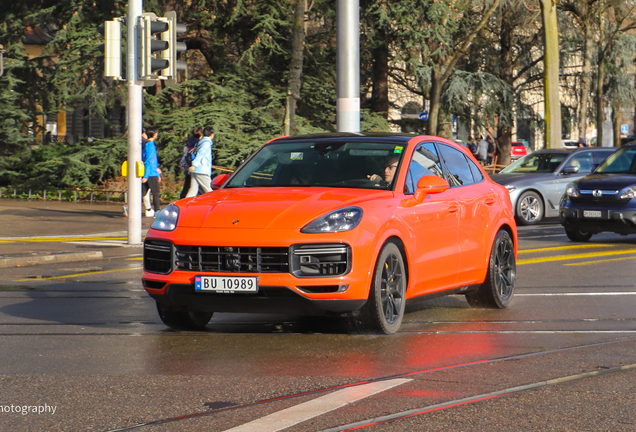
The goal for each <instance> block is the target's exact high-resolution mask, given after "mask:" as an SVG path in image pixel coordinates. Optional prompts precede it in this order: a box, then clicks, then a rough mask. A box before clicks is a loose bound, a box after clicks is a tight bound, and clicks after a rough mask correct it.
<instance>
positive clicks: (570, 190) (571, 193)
mask: <svg viewBox="0 0 636 432" xmlns="http://www.w3.org/2000/svg"><path fill="white" fill-rule="evenodd" d="M565 196H566V197H573V198H577V197H578V196H579V188H578V187H577V186H576V185H575V184H574V183H570V184H568V185H567V187H566V188H565Z"/></svg>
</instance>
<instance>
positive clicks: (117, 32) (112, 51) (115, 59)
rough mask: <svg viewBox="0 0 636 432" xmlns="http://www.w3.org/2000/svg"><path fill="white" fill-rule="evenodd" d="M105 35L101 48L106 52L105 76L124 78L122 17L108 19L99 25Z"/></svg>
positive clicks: (100, 30)
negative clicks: (122, 67)
mask: <svg viewBox="0 0 636 432" xmlns="http://www.w3.org/2000/svg"><path fill="white" fill-rule="evenodd" d="M99 32H100V33H101V34H103V35H104V43H103V44H102V45H101V46H100V50H102V52H103V53H104V76H107V77H113V78H115V79H122V77H121V18H115V19H114V20H113V21H106V22H104V25H103V26H101V27H99Z"/></svg>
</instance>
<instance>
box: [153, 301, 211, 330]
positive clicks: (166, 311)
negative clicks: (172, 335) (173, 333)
mask: <svg viewBox="0 0 636 432" xmlns="http://www.w3.org/2000/svg"><path fill="white" fill-rule="evenodd" d="M157 312H158V313H159V318H161V321H162V322H163V323H164V324H165V325H167V326H168V327H171V328H175V329H179V330H202V329H203V328H205V326H206V325H208V323H209V322H210V320H211V319H212V315H213V314H214V313H213V312H197V311H192V310H187V311H180V310H173V309H170V308H169V307H167V306H165V305H162V304H161V303H159V302H157Z"/></svg>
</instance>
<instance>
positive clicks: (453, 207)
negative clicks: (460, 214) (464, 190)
mask: <svg viewBox="0 0 636 432" xmlns="http://www.w3.org/2000/svg"><path fill="white" fill-rule="evenodd" d="M458 210H459V206H458V205H457V204H451V205H450V206H448V212H449V213H455V212H456V211H458Z"/></svg>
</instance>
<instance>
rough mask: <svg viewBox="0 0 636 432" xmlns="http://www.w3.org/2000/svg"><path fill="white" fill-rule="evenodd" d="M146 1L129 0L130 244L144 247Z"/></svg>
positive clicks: (127, 66) (127, 69)
mask: <svg viewBox="0 0 636 432" xmlns="http://www.w3.org/2000/svg"><path fill="white" fill-rule="evenodd" d="M142 11H143V0H129V2H128V18H127V20H126V22H127V25H128V38H127V45H128V47H127V53H126V55H127V57H128V61H127V62H126V79H127V81H128V244H141V217H142V216H141V210H142V208H141V178H139V177H137V169H136V168H137V162H138V161H141V128H142V126H143V117H142V110H143V93H142V89H143V81H141V80H139V72H138V71H139V57H140V48H141V47H140V46H139V45H140V43H139V38H138V37H137V35H138V34H139V33H138V32H139V17H140V16H141V13H142Z"/></svg>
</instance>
